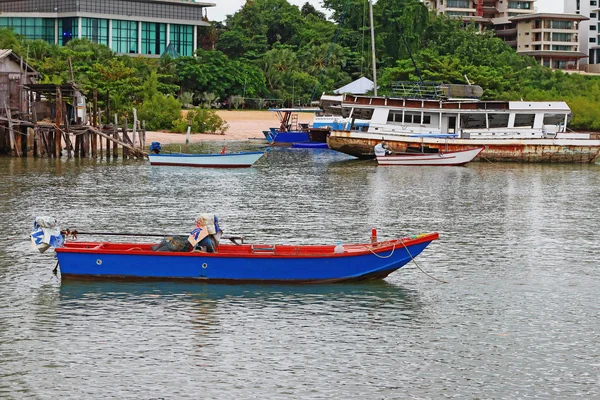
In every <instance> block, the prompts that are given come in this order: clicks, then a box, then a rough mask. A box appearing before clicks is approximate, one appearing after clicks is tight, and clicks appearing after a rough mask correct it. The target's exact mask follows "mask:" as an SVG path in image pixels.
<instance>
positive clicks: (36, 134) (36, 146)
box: [32, 107, 41, 157]
mask: <svg viewBox="0 0 600 400" xmlns="http://www.w3.org/2000/svg"><path fill="white" fill-rule="evenodd" d="M32 118H33V156H34V157H40V156H41V151H40V150H41V142H40V128H39V126H38V120H37V111H35V107H32Z"/></svg>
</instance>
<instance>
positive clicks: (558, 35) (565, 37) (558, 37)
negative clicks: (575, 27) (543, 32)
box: [552, 32, 571, 42]
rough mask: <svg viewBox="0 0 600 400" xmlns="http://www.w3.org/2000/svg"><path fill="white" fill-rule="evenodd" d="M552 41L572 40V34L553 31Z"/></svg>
mask: <svg viewBox="0 0 600 400" xmlns="http://www.w3.org/2000/svg"><path fill="white" fill-rule="evenodd" d="M552 41H553V42H570V41H571V34H570V33H556V32H554V33H552Z"/></svg>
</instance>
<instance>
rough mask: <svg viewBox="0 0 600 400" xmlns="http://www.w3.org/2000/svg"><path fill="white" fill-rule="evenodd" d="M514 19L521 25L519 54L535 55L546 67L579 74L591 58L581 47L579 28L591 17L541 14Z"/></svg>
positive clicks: (518, 29) (518, 35) (518, 38)
mask: <svg viewBox="0 0 600 400" xmlns="http://www.w3.org/2000/svg"><path fill="white" fill-rule="evenodd" d="M510 20H511V21H512V22H513V23H515V24H516V26H517V32H518V34H517V53H519V54H526V55H530V56H533V57H535V59H536V60H538V61H539V62H540V64H542V65H544V66H546V67H550V68H552V69H563V70H573V71H575V70H578V69H579V62H580V60H581V59H583V58H585V57H587V54H586V53H584V52H582V51H580V48H579V26H580V24H581V23H582V22H583V21H587V20H588V18H587V17H584V16H582V15H577V14H552V13H539V14H529V15H518V16H515V17H510Z"/></svg>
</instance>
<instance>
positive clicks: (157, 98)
mask: <svg viewBox="0 0 600 400" xmlns="http://www.w3.org/2000/svg"><path fill="white" fill-rule="evenodd" d="M138 114H139V117H138V119H140V120H145V121H146V128H147V129H149V130H159V129H171V128H172V127H173V120H175V119H176V118H177V117H178V116H179V115H180V114H181V104H180V103H179V101H177V99H175V98H174V97H173V96H170V95H169V96H164V95H162V94H159V93H156V94H154V95H153V96H152V97H151V98H150V100H146V101H145V102H144V103H143V104H142V105H141V106H140V107H139V110H138Z"/></svg>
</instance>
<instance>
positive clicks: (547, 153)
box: [327, 136, 600, 163]
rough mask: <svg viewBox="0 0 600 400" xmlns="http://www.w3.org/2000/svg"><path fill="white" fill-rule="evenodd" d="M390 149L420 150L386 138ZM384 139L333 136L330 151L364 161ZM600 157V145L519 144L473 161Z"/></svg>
mask: <svg viewBox="0 0 600 400" xmlns="http://www.w3.org/2000/svg"><path fill="white" fill-rule="evenodd" d="M385 141H386V143H387V145H388V147H389V148H390V149H391V150H392V151H394V152H405V151H406V149H407V147H408V146H410V147H411V148H414V149H418V148H419V145H418V144H416V143H413V142H402V141H398V140H389V139H385ZM379 142H381V139H361V138H349V137H338V136H329V137H328V138H327V143H328V145H329V148H331V149H332V150H336V151H339V152H342V153H345V154H349V155H351V156H354V157H357V158H360V159H372V158H375V154H374V152H373V148H374V147H375V145H376V144H377V143H379ZM426 146H428V147H430V148H437V149H439V150H440V151H461V150H468V149H472V148H474V147H476V144H473V145H464V144H454V143H447V144H445V143H428V144H426ZM599 156H600V146H573V145H567V146H559V145H528V144H524V145H515V144H509V143H507V144H502V143H499V144H491V145H490V144H488V145H485V149H484V150H483V151H482V152H481V153H479V155H478V156H477V157H475V159H474V160H473V161H492V162H522V163H594V162H596V161H597V159H598V157H599Z"/></svg>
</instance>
